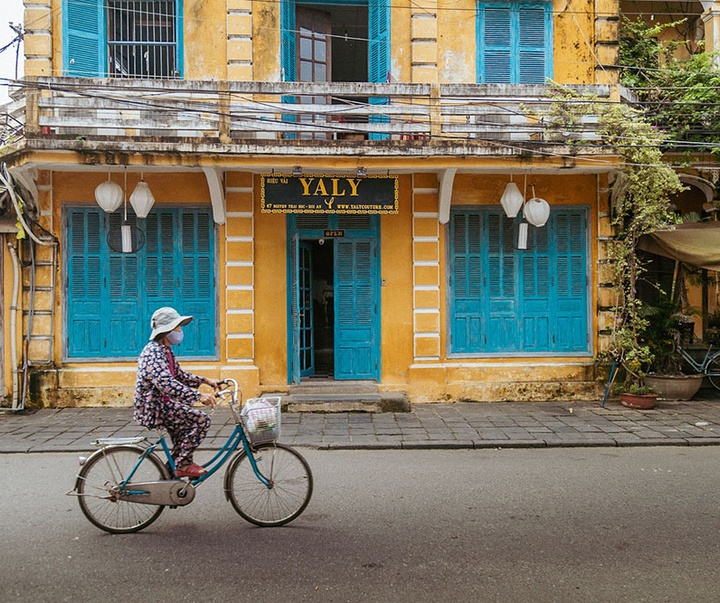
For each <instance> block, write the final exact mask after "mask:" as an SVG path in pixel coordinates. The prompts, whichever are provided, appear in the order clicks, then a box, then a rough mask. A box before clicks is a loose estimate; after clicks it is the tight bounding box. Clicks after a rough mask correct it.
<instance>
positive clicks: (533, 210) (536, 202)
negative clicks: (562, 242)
mask: <svg viewBox="0 0 720 603" xmlns="http://www.w3.org/2000/svg"><path fill="white" fill-rule="evenodd" d="M523 216H524V217H525V220H527V221H528V222H529V223H530V224H532V225H533V226H538V227H540V226H545V222H547V221H548V218H549V217H550V204H549V203H548V202H547V201H545V199H541V198H540V197H533V198H532V199H530V200H529V201H528V202H527V203H525V207H524V208H523Z"/></svg>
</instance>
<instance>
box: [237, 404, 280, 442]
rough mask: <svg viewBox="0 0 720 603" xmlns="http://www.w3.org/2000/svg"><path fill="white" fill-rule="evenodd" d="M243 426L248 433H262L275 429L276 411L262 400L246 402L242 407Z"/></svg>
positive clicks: (271, 405)
mask: <svg viewBox="0 0 720 603" xmlns="http://www.w3.org/2000/svg"><path fill="white" fill-rule="evenodd" d="M242 414H243V415H245V426H246V427H247V429H248V431H249V432H250V433H263V432H266V431H270V430H271V429H275V427H277V409H276V408H275V406H274V405H273V404H272V403H271V402H269V401H268V400H265V399H264V398H257V399H255V400H248V402H247V404H245V406H243V409H242Z"/></svg>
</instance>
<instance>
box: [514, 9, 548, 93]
mask: <svg viewBox="0 0 720 603" xmlns="http://www.w3.org/2000/svg"><path fill="white" fill-rule="evenodd" d="M549 7H550V5H549V3H546V4H545V5H520V6H519V7H518V55H517V74H518V75H517V78H518V79H517V81H518V83H520V84H544V83H545V78H546V77H552V70H551V69H550V66H551V64H552V62H551V61H549V57H550V56H552V54H551V52H552V47H550V52H548V44H551V43H552V36H551V32H550V27H551V23H552V19H551V13H550V11H549Z"/></svg>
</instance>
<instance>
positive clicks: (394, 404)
mask: <svg viewBox="0 0 720 603" xmlns="http://www.w3.org/2000/svg"><path fill="white" fill-rule="evenodd" d="M268 395H269V394H268ZM276 395H277V394H276ZM279 395H280V397H281V399H282V402H281V403H282V408H283V411H287V412H316V413H339V412H372V413H380V412H410V401H409V400H408V397H407V395H406V394H405V392H379V391H378V386H377V384H375V383H368V382H348V381H345V382H337V381H328V382H323V383H312V382H311V383H307V382H306V383H302V384H300V385H294V386H291V387H290V391H289V393H288V394H279Z"/></svg>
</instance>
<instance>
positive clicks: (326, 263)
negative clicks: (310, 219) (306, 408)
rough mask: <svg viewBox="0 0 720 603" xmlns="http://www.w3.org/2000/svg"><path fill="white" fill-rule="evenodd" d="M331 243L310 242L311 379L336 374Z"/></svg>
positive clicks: (330, 377) (329, 241) (323, 240)
mask: <svg viewBox="0 0 720 603" xmlns="http://www.w3.org/2000/svg"><path fill="white" fill-rule="evenodd" d="M333 271H334V268H333V241H332V239H330V240H325V239H320V240H316V241H313V243H312V275H313V325H312V329H313V342H314V346H313V348H314V361H315V362H314V365H315V373H314V375H311V376H312V377H319V378H323V377H324V378H329V379H332V378H333V377H334V374H335V351H334V350H335V327H334V325H335V289H334V283H333Z"/></svg>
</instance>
